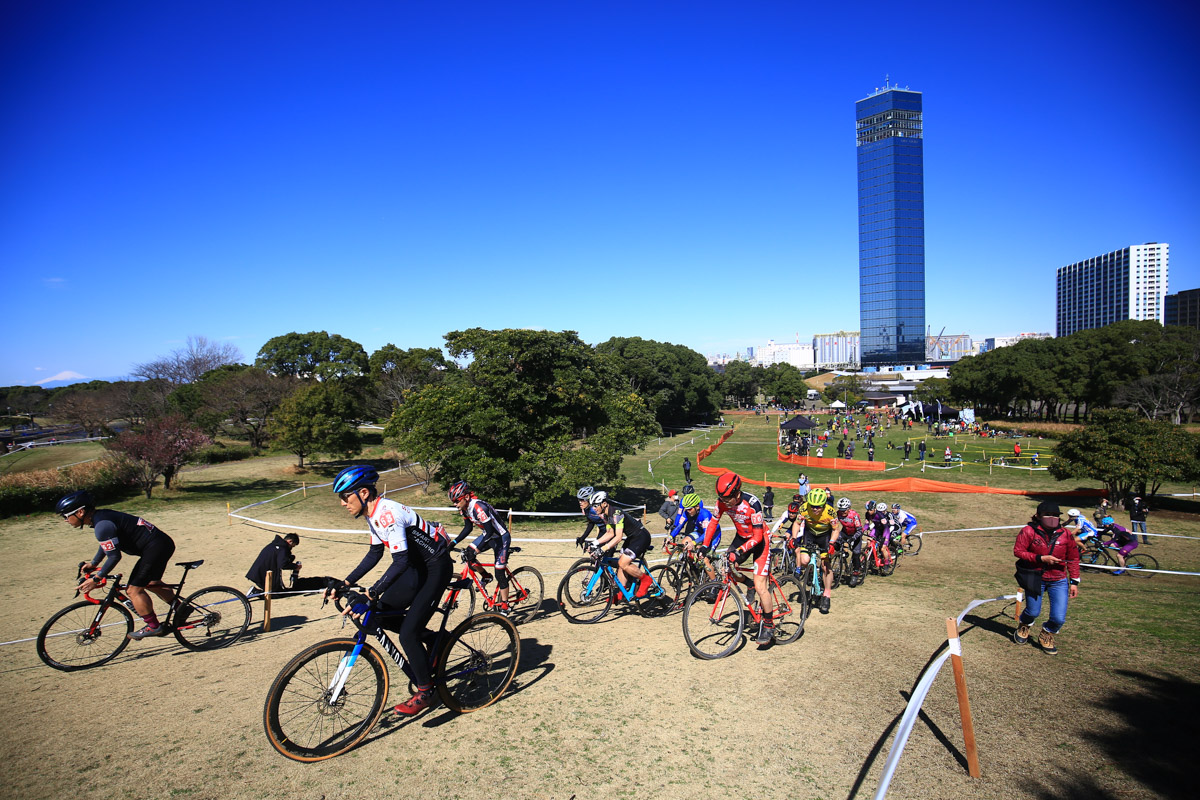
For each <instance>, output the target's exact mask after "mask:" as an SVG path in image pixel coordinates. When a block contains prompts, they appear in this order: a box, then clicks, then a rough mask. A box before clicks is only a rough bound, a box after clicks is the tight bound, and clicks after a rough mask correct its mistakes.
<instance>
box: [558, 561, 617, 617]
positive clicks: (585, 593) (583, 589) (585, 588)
mask: <svg viewBox="0 0 1200 800" xmlns="http://www.w3.org/2000/svg"><path fill="white" fill-rule="evenodd" d="M614 591H615V589H614V587H613V585H612V581H611V580H610V579H609V577H608V575H607V574H606V573H604V572H603V571H601V572H599V573H597V569H596V567H594V566H593V565H592V564H591V563H590V562H589V563H587V564H580V565H579V566H576V567H572V568H571V569H570V571H568V572H567V574H566V575H564V576H563V579H562V582H561V583H559V584H558V609H559V611H561V612H562V615H563V616H564V617H566V618H567V622H573V623H577V624H582V625H589V624H591V623H593V622H599V621H600V620H602V619H604V616H605V615H606V614H608V610H609V609H610V608H612V603H613V592H614Z"/></svg>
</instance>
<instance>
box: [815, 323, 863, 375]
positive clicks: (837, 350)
mask: <svg viewBox="0 0 1200 800" xmlns="http://www.w3.org/2000/svg"><path fill="white" fill-rule="evenodd" d="M813 355H814V357H815V358H816V362H817V366H818V367H843V368H851V367H853V368H857V367H858V365H859V362H858V331H838V332H837V333H818V334H817V335H816V336H814V337H813Z"/></svg>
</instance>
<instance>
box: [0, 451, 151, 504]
mask: <svg viewBox="0 0 1200 800" xmlns="http://www.w3.org/2000/svg"><path fill="white" fill-rule="evenodd" d="M131 485H133V469H132V467H131V466H130V464H129V463H128V462H127V461H125V460H124V459H121V458H116V457H112V456H106V457H104V458H98V459H96V460H95V461H88V462H86V463H83V464H76V465H75V466H72V467H66V468H64V469H39V470H30V471H28V472H18V473H14V474H12V475H5V476H4V477H2V478H0V518H4V517H12V516H16V515H18V514H32V513H36V512H38V511H52V510H53V509H54V503H55V501H57V500H58V498H60V497H62V496H63V495H64V494H66V493H67V492H71V491H75V490H77V489H87V490H88V491H89V492H91V493H92V497H94V498H95V499H96V502H97V503H103V502H107V501H109V500H113V499H116V498H119V497H122V496H124V495H125V494H127V493H128V491H129V487H130V486H131Z"/></svg>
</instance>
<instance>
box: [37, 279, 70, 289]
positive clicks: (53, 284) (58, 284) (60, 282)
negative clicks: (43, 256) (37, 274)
mask: <svg viewBox="0 0 1200 800" xmlns="http://www.w3.org/2000/svg"><path fill="white" fill-rule="evenodd" d="M66 282H67V279H66V278H42V283H44V284H46V286H47V287H48V288H50V289H61V288H63V286H64V285H65V284H66Z"/></svg>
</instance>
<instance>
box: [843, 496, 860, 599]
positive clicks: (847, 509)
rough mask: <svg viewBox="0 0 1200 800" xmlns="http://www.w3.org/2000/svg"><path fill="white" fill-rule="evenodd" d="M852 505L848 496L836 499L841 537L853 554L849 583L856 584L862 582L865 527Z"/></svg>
mask: <svg viewBox="0 0 1200 800" xmlns="http://www.w3.org/2000/svg"><path fill="white" fill-rule="evenodd" d="M852 505H853V504H852V503H851V502H850V498H849V497H842V498H840V499H838V501H837V518H838V522H840V523H841V524H842V535H841V539H842V541H843V542H844V543H845V545H846V546H847V547H849V548H850V552H851V553H853V554H854V555H853V557H852V558H851V559H850V569H851V572H852V573H853V574H852V575H851V576H850V585H851V586H858V585H859V584H860V583H862V574H863V563H862V561H863V543H862V537H863V531H864V529H865V528H864V526H863V521H862V519H861V518H860V517H859V516H858V512H857V511H855V510H854V509H853V508H852V507H851V506H852Z"/></svg>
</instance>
